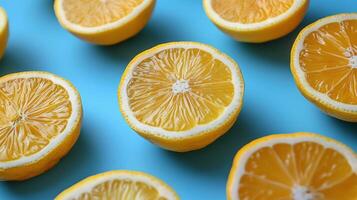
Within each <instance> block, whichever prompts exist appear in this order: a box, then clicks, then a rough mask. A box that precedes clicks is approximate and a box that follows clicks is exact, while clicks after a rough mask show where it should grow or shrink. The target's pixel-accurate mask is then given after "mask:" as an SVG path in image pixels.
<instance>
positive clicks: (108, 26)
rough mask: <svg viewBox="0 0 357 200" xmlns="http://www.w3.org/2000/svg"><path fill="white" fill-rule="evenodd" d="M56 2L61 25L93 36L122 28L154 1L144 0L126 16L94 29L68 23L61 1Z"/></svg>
mask: <svg viewBox="0 0 357 200" xmlns="http://www.w3.org/2000/svg"><path fill="white" fill-rule="evenodd" d="M56 1H59V2H58V4H57V5H58V10H56V11H57V15H58V16H59V18H60V19H61V20H62V23H64V24H65V26H66V27H68V28H69V29H70V30H76V31H77V32H80V33H86V34H94V33H98V32H105V31H108V30H112V29H114V28H118V27H121V26H123V25H124V24H127V23H128V22H129V21H131V20H132V19H134V18H135V17H136V16H138V15H139V14H140V13H141V12H143V11H144V10H145V9H146V8H147V7H148V6H150V5H151V4H152V3H153V1H154V0H144V1H143V2H142V3H141V4H140V5H138V6H137V7H135V8H134V9H133V10H132V12H130V13H129V14H128V15H127V16H125V17H123V18H121V19H119V20H118V21H115V22H112V23H108V24H104V25H101V26H96V27H84V26H81V25H78V24H74V23H72V22H70V21H69V20H67V17H66V14H65V11H64V9H63V0H56ZM102 1H103V2H104V3H105V1H108V0H102Z"/></svg>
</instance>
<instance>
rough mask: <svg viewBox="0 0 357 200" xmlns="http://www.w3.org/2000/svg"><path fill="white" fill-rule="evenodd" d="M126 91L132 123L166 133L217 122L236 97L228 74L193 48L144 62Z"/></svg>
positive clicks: (221, 65) (219, 63) (168, 51)
mask: <svg viewBox="0 0 357 200" xmlns="http://www.w3.org/2000/svg"><path fill="white" fill-rule="evenodd" d="M126 89H127V95H128V102H129V106H130V109H131V110H132V112H133V114H134V116H135V117H136V119H137V120H138V121H140V122H141V123H143V124H146V125H150V126H154V127H161V128H162V129H164V130H167V131H186V130H190V129H192V128H194V127H196V126H197V125H203V124H208V123H210V122H212V121H213V120H216V119H217V118H218V117H219V116H220V115H222V113H223V112H224V111H225V109H226V107H227V106H228V105H230V103H231V102H232V99H233V97H234V85H233V83H232V74H231V71H230V69H229V68H228V67H227V66H226V65H225V64H224V63H223V62H222V61H220V60H218V59H215V58H214V57H213V56H212V55H211V54H210V53H208V52H205V51H203V50H200V49H196V48H188V49H186V48H171V49H166V50H162V51H160V52H158V53H155V54H154V55H152V56H150V57H148V58H146V59H144V60H143V61H141V62H140V63H138V64H137V65H136V66H135V68H134V69H133V72H132V77H131V79H130V81H129V83H128V85H127V88H126Z"/></svg>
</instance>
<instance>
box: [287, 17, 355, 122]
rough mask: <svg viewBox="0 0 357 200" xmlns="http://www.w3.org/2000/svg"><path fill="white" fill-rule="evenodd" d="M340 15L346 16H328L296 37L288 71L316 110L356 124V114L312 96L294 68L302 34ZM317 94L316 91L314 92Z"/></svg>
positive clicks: (295, 67) (307, 27)
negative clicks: (323, 21) (322, 21)
mask: <svg viewBox="0 0 357 200" xmlns="http://www.w3.org/2000/svg"><path fill="white" fill-rule="evenodd" d="M352 14H357V13H352ZM342 15H346V14H338V15H332V16H328V17H325V18H322V19H320V20H317V21H316V22H314V23H312V24H310V25H308V26H306V27H305V28H304V29H303V30H302V31H301V32H300V33H299V35H298V36H297V38H296V40H295V42H294V44H293V47H292V49H291V54H290V58H291V59H290V70H291V73H292V75H293V77H294V80H295V83H296V86H297V88H298V89H299V91H300V92H301V94H302V95H303V96H304V97H305V98H306V99H308V100H309V101H310V102H311V103H313V104H315V105H316V106H317V107H318V108H320V109H321V110H322V111H323V112H325V113H326V114H328V115H330V116H332V117H335V118H337V119H340V120H344V121H348V122H357V112H353V111H350V110H344V109H340V108H338V107H337V106H334V105H331V104H329V103H327V102H324V101H323V100H321V99H320V98H318V97H316V96H315V95H314V94H311V93H310V92H309V91H308V90H307V89H306V88H305V87H304V86H303V84H302V82H301V80H300V78H299V75H298V72H297V68H298V66H295V64H294V59H295V58H294V56H295V55H296V51H297V46H298V44H299V43H300V42H303V39H304V38H302V35H303V33H304V32H306V31H309V30H310V29H311V28H313V27H315V26H316V25H317V24H319V23H320V22H321V20H325V19H328V18H336V17H338V16H342ZM316 92H317V93H318V91H316Z"/></svg>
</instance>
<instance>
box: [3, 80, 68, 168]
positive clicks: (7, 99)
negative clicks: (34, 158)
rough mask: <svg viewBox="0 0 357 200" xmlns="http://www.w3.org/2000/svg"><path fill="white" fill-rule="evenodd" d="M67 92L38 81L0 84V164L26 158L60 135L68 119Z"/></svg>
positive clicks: (60, 87) (52, 84) (14, 81)
mask: <svg viewBox="0 0 357 200" xmlns="http://www.w3.org/2000/svg"><path fill="white" fill-rule="evenodd" d="M71 113H72V106H71V102H70V101H69V96H68V93H67V91H66V90H65V89H64V88H63V87H62V86H60V85H56V84H54V83H53V82H51V81H50V80H47V79H42V78H26V79H22V78H19V79H15V80H9V81H7V82H3V83H1V84H0V161H2V162H4V161H11V160H17V159H19V158H21V157H25V156H30V155H33V154H35V153H37V152H39V151H40V150H41V149H43V148H44V147H45V146H47V145H48V144H49V143H50V141H51V139H52V138H54V137H56V136H57V135H58V134H60V133H62V132H63V130H64V129H65V127H66V126H67V122H68V118H69V117H70V116H71Z"/></svg>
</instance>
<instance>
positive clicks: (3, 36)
mask: <svg viewBox="0 0 357 200" xmlns="http://www.w3.org/2000/svg"><path fill="white" fill-rule="evenodd" d="M8 37H9V24H8V20H7V15H6V12H5V10H4V9H3V8H1V7H0V59H1V58H2V57H3V55H4V53H5V49H6V45H7V40H8Z"/></svg>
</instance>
